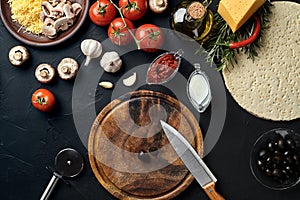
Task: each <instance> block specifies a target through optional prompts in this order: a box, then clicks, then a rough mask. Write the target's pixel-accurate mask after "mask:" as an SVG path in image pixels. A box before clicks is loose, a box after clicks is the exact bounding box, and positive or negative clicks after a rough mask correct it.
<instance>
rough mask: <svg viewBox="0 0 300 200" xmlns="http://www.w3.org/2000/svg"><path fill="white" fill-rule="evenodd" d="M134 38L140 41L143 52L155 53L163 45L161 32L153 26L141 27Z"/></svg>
mask: <svg viewBox="0 0 300 200" xmlns="http://www.w3.org/2000/svg"><path fill="white" fill-rule="evenodd" d="M135 37H136V39H137V40H139V41H140V47H141V49H142V50H143V51H145V52H155V51H157V50H159V49H160V48H161V47H162V45H163V43H164V35H163V32H162V30H161V29H160V28H159V27H158V26H156V25H154V24H144V25H141V26H140V27H139V28H138V29H137V30H136V33H135Z"/></svg>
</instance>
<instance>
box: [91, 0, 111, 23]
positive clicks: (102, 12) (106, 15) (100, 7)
mask: <svg viewBox="0 0 300 200" xmlns="http://www.w3.org/2000/svg"><path fill="white" fill-rule="evenodd" d="M116 13H117V11H116V8H115V7H114V5H113V4H112V3H111V2H110V1H109V0H97V1H96V2H95V3H93V5H92V6H91V7H90V9H89V16H90V19H91V20H92V22H93V23H94V24H96V25H98V26H106V25H108V24H109V23H110V22H111V21H112V20H113V19H114V18H115V16H116Z"/></svg>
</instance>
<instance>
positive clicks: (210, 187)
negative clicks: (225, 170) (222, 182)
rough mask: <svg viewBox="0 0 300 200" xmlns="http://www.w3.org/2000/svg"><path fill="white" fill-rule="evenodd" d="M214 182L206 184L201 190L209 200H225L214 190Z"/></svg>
mask: <svg viewBox="0 0 300 200" xmlns="http://www.w3.org/2000/svg"><path fill="white" fill-rule="evenodd" d="M215 185H216V183H215V182H211V183H208V184H207V185H205V186H203V189H204V191H205V193H206V194H207V196H208V197H209V199H210V200H225V199H224V197H222V196H221V195H220V194H219V193H218V192H216V190H215Z"/></svg>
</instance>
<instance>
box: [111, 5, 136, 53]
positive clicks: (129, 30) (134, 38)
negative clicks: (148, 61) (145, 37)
mask: <svg viewBox="0 0 300 200" xmlns="http://www.w3.org/2000/svg"><path fill="white" fill-rule="evenodd" d="M110 2H111V4H112V5H113V6H114V7H115V8H116V9H117V10H118V12H119V13H120V16H121V18H122V21H123V23H124V24H125V28H127V30H128V32H129V34H130V35H131V37H132V38H133V40H134V42H135V43H136V46H137V48H138V50H140V49H141V41H139V40H138V39H136V37H135V36H134V34H133V32H132V31H131V29H130V28H128V26H127V23H126V21H125V19H124V16H123V13H122V10H121V9H120V8H119V7H118V6H117V5H116V4H115V3H114V2H113V1H112V0H110Z"/></svg>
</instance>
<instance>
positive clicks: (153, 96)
mask: <svg viewBox="0 0 300 200" xmlns="http://www.w3.org/2000/svg"><path fill="white" fill-rule="evenodd" d="M160 120H165V121H166V122H167V123H169V124H170V125H172V126H173V127H175V128H176V129H177V130H179V131H180V132H181V133H182V134H183V135H184V136H185V137H186V138H187V139H188V141H189V142H190V143H191V144H192V145H193V146H194V148H195V149H196V150H197V152H198V153H199V154H200V155H201V156H202V154H203V138H202V133H201V129H200V127H199V123H198V121H197V120H196V119H195V118H194V116H193V114H192V113H191V112H190V111H189V110H188V108H187V107H185V106H184V105H183V104H182V103H180V102H179V101H178V100H177V99H175V98H172V97H171V96H168V95H166V94H163V93H159V92H154V91H148V90H140V91H135V92H132V93H128V94H126V95H124V96H122V97H120V98H118V99H115V100H113V101H112V102H111V103H110V104H108V105H107V106H106V107H105V108H104V109H103V110H102V111H101V112H100V113H99V115H98V116H97V118H96V120H95V121H94V124H93V126H92V128H91V131H90V136H89V144H88V150H89V161H90V164H91V167H92V170H93V172H94V174H95V176H96V177H97V179H98V181H99V182H100V183H101V185H102V186H103V187H104V188H105V189H106V190H108V191H109V192H110V193H111V194H112V195H114V196H115V197H117V198H119V199H128V200H129V199H130V200H142V199H143V200H145V199H149V200H150V199H151V200H162V199H171V198H173V197H175V196H176V195H178V194H179V193H180V192H182V191H183V190H184V189H186V188H187V187H188V186H189V184H190V183H191V182H192V180H193V177H192V175H191V174H190V173H189V172H188V170H187V168H186V167H185V165H184V164H183V163H182V161H181V160H180V159H179V158H178V156H177V154H176V152H175V151H174V150H173V148H172V146H171V145H170V144H169V141H168V139H167V138H166V136H165V135H164V132H163V130H162V128H161V126H160Z"/></svg>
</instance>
